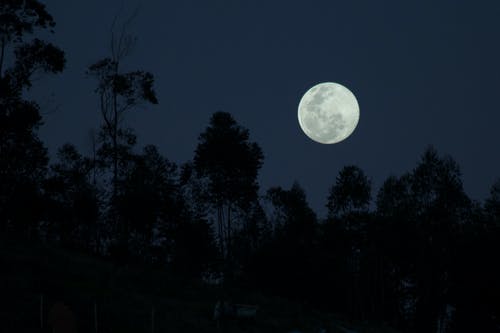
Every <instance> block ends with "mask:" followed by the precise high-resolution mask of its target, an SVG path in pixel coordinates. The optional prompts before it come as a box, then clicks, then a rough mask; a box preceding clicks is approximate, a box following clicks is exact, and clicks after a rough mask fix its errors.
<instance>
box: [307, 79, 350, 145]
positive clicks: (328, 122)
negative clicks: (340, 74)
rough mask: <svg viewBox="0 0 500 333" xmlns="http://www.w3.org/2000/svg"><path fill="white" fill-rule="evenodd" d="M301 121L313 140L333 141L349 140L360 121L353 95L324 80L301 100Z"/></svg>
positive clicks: (320, 141)
mask: <svg viewBox="0 0 500 333" xmlns="http://www.w3.org/2000/svg"><path fill="white" fill-rule="evenodd" d="M298 117H299V124H300V127H301V128H302V130H303V131H304V133H305V134H306V135H307V136H308V137H309V138H311V139H312V140H314V141H316V142H319V143H323V144H332V143H337V142H340V141H342V140H344V139H346V138H347V137H348V136H349V135H351V134H352V132H354V129H355V128H356V126H357V125H358V121H359V105H358V101H357V100H356V97H355V96H354V94H353V93H352V92H351V91H350V90H349V89H347V88H346V87H344V86H343V85H341V84H338V83H334V82H324V83H320V84H317V85H315V86H314V87H312V88H311V89H309V90H308V91H307V92H306V93H305V94H304V96H302V99H301V100H300V103H299V111H298Z"/></svg>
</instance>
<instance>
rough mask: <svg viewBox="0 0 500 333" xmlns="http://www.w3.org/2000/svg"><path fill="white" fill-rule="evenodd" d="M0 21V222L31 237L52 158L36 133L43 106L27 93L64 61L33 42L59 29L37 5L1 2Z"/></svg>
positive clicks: (50, 49) (49, 48) (58, 53)
mask: <svg viewBox="0 0 500 333" xmlns="http://www.w3.org/2000/svg"><path fill="white" fill-rule="evenodd" d="M0 22H1V23H0V183H1V184H2V186H1V189H0V221H1V222H0V223H2V225H3V227H4V228H12V227H14V228H18V227H20V228H21V229H23V230H25V231H27V234H28V235H31V234H33V233H34V232H35V230H36V227H35V224H36V223H37V222H38V220H39V218H40V214H41V212H42V207H41V201H40V198H41V193H40V185H41V181H42V179H43V177H44V175H45V171H46V166H47V162H48V158H47V152H46V149H45V147H44V146H43V144H42V142H41V141H40V140H39V138H38V136H37V133H36V131H37V129H38V127H39V126H40V125H41V120H42V118H41V116H40V107H39V105H38V104H37V103H36V102H34V101H29V100H26V99H25V98H24V97H23V92H24V91H25V90H26V89H28V88H30V87H31V84H32V77H33V74H35V73H39V72H42V73H58V72H61V71H62V70H63V68H64V64H65V58H64V53H63V52H62V51H61V50H60V49H58V48H57V47H55V46H54V45H52V44H50V43H47V42H44V41H42V40H40V39H37V38H35V39H30V35H31V34H32V33H33V32H34V31H35V30H37V29H48V28H51V27H53V26H54V25H55V22H54V20H53V18H52V17H51V16H50V14H48V12H47V11H46V10H45V6H44V5H43V4H41V3H40V2H39V1H15V0H7V1H2V2H1V3H0ZM7 51H10V52H7ZM7 60H9V62H7ZM6 63H10V64H12V65H11V67H9V68H5V64H6ZM27 207H29V209H28V208H27Z"/></svg>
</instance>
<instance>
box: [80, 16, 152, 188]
mask: <svg viewBox="0 0 500 333" xmlns="http://www.w3.org/2000/svg"><path fill="white" fill-rule="evenodd" d="M134 16H135V15H133V16H131V17H130V18H129V19H128V20H127V21H126V22H125V23H124V24H123V27H122V29H121V30H120V33H119V34H118V36H116V33H115V22H116V18H115V20H114V21H113V25H112V33H111V57H109V58H104V59H102V60H99V61H97V62H95V63H94V64H92V65H91V66H89V68H88V71H87V73H88V74H89V75H91V76H94V77H95V78H96V79H97V82H98V84H97V88H96V89H95V92H96V93H97V94H98V96H99V102H100V104H99V105H100V111H101V115H102V119H103V124H102V127H101V135H100V137H101V140H102V142H103V145H104V146H106V148H105V149H104V151H105V152H106V154H108V155H109V156H108V158H109V160H110V161H109V165H110V166H111V172H112V177H113V178H112V186H113V191H112V196H115V195H116V194H117V182H118V180H119V179H118V177H119V170H118V169H119V164H120V160H121V158H122V156H121V154H120V153H121V147H120V146H121V142H124V143H125V146H126V145H127V143H128V141H129V138H130V135H129V134H128V131H127V130H126V129H123V128H122V127H121V122H122V120H123V118H124V115H125V113H126V111H128V110H130V109H132V108H135V107H137V106H139V105H141V104H143V103H151V104H158V99H157V98H156V93H155V91H154V89H153V84H154V77H153V75H152V74H151V73H149V72H146V71H141V70H137V71H130V72H122V71H121V68H120V66H121V65H122V63H123V61H124V59H125V58H126V57H127V56H128V55H129V53H130V51H131V49H132V48H133V46H134V44H135V38H134V37H133V36H132V35H131V34H129V33H128V32H127V29H128V27H129V25H130V23H131V22H132V20H133V19H134Z"/></svg>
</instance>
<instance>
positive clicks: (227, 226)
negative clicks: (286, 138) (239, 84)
mask: <svg viewBox="0 0 500 333" xmlns="http://www.w3.org/2000/svg"><path fill="white" fill-rule="evenodd" d="M263 158H264V157H263V154H262V150H261V149H260V147H259V145H258V144H257V143H255V142H250V141H249V132H248V130H247V129H245V128H243V127H241V126H240V125H238V124H237V123H236V121H235V120H234V119H233V117H232V116H231V114H229V113H227V112H216V113H214V114H213V115H212V117H211V118H210V125H209V126H208V127H207V128H206V130H205V131H204V132H203V133H202V134H200V136H199V143H198V146H197V147H196V151H195V156H194V168H195V170H196V172H197V174H198V176H200V177H205V178H206V179H207V181H208V184H207V185H208V191H209V193H210V197H209V200H210V203H211V205H212V207H213V208H214V209H215V212H216V216H217V217H216V220H217V226H218V235H219V246H220V247H221V249H222V253H224V254H225V255H226V256H227V257H230V256H231V243H232V238H231V234H232V229H233V224H232V222H233V219H234V217H235V216H236V214H237V213H238V211H241V210H243V211H244V210H246V209H248V208H249V204H250V203H251V202H254V201H255V200H257V190H258V183H257V174H258V170H259V169H260V167H261V166H262V161H263Z"/></svg>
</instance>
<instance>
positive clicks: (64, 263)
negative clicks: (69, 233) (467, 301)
mask: <svg viewBox="0 0 500 333" xmlns="http://www.w3.org/2000/svg"><path fill="white" fill-rule="evenodd" d="M0 264H1V266H0V270H1V273H0V274H1V275H0V276H1V277H0V293H1V295H2V296H3V297H2V298H1V301H0V303H1V304H0V323H1V324H0V325H1V327H2V328H3V329H1V328H0V331H6V332H9V331H10V332H14V331H15V332H40V331H41V330H40V294H43V295H44V303H45V307H44V311H43V316H44V318H46V317H47V313H48V308H50V306H51V305H52V304H53V303H54V302H55V301H58V300H63V301H65V303H66V304H67V305H68V306H69V307H70V308H71V309H72V311H73V312H74V314H75V316H76V318H77V325H78V331H79V332H80V333H82V332H94V327H93V320H94V317H93V311H94V303H96V304H97V312H98V329H99V330H98V331H99V332H104V333H111V332H120V333H128V332H134V333H142V332H151V315H152V308H153V307H154V316H155V333H163V332H208V333H209V332H224V331H225V332H288V331H290V330H292V329H300V330H301V331H302V332H316V331H317V329H318V327H319V326H322V327H325V328H327V332H344V330H342V329H340V328H339V325H341V326H343V327H345V328H350V329H353V330H355V331H356V332H393V331H390V330H388V329H385V328H373V327H371V328H368V326H367V325H366V324H365V325H363V324H359V323H358V324H349V323H346V322H342V321H340V320H339V319H338V318H335V317H334V316H332V315H329V314H325V313H320V312H317V311H314V310H312V309H309V308H307V307H305V306H303V305H301V304H300V303H297V302H291V301H287V300H284V299H280V298H276V297H266V296H263V295H257V294H255V293H249V292H246V291H245V290H236V291H234V292H233V300H234V301H235V302H237V303H246V304H257V305H259V307H260V309H259V313H258V318H257V320H256V322H255V323H253V324H241V323H238V322H229V323H227V324H226V327H225V329H221V330H217V328H216V326H215V323H214V322H213V320H212V315H213V309H214V304H215V302H216V300H217V299H218V295H219V294H220V291H218V290H217V289H214V288H209V287H206V286H202V285H200V284H198V283H194V282H188V281H182V280H180V279H179V278H178V277H175V276H172V275H171V274H169V273H168V272H167V271H165V270H163V269H153V268H150V267H139V266H134V267H128V268H124V267H122V268H120V267H117V266H115V265H113V264H111V263H109V262H106V261H105V260H103V259H100V258H94V257H91V256H88V255H82V254H78V253H73V252H69V251H64V250H61V249H57V248H53V247H48V246H43V245H40V244H38V245H33V244H30V245H27V244H22V243H19V242H14V241H11V240H5V239H1V240H0ZM44 320H46V319H44ZM45 326H47V325H46V324H45ZM44 331H45V332H50V330H48V328H46V329H45V330H44Z"/></svg>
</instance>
